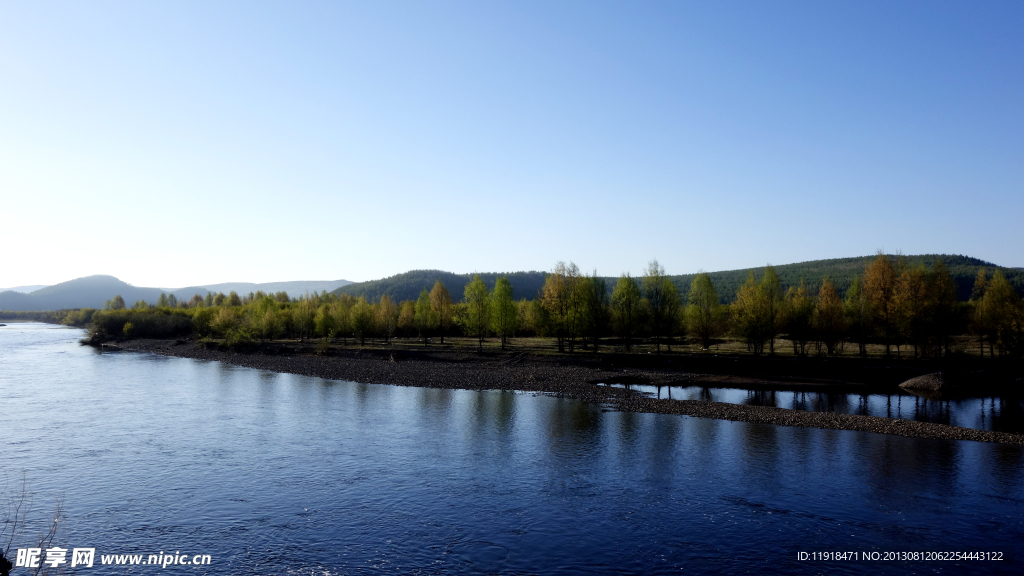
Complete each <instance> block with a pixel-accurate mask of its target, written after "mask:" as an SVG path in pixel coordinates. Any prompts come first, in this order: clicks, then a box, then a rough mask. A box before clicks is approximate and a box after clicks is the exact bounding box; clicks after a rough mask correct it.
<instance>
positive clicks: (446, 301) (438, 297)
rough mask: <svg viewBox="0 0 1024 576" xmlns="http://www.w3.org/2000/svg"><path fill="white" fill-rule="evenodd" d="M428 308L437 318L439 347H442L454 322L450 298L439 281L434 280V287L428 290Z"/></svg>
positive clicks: (446, 289) (453, 311)
mask: <svg viewBox="0 0 1024 576" xmlns="http://www.w3.org/2000/svg"><path fill="white" fill-rule="evenodd" d="M430 307H431V309H433V310H434V314H435V315H436V317H437V328H438V330H439V331H440V332H441V345H442V346H444V337H445V335H446V334H448V331H449V330H451V328H452V324H453V323H454V321H455V310H454V309H453V308H452V296H451V294H449V293H448V288H446V287H445V285H444V283H442V282H441V281H440V280H436V281H435V282H434V287H433V288H431V290H430Z"/></svg>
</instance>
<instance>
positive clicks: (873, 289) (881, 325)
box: [863, 252, 898, 356]
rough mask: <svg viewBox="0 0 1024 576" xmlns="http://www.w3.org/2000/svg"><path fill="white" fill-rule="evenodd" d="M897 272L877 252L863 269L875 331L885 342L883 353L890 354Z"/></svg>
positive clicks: (895, 319) (894, 318)
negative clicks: (875, 256) (876, 255)
mask: <svg viewBox="0 0 1024 576" xmlns="http://www.w3.org/2000/svg"><path fill="white" fill-rule="evenodd" d="M897 278H898V274H897V272H896V267H895V266H894V265H893V263H892V260H891V259H890V258H889V257H888V256H886V255H885V254H882V253H881V252H879V254H878V257H877V258H875V260H874V261H872V262H871V264H868V266H867V268H866V269H865V270H864V286H863V288H864V294H865V296H867V299H868V300H869V301H870V302H871V310H872V312H873V313H874V322H873V324H874V326H875V330H876V332H878V334H879V335H880V336H881V337H882V339H883V341H884V342H885V355H886V356H891V355H892V350H891V347H892V344H893V340H895V338H896V335H897V329H898V324H897V318H898V314H897V306H896V282H897Z"/></svg>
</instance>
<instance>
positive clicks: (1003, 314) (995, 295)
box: [984, 270, 1020, 356]
mask: <svg viewBox="0 0 1024 576" xmlns="http://www.w3.org/2000/svg"><path fill="white" fill-rule="evenodd" d="M984 300H985V306H986V307H987V308H988V309H989V311H990V314H991V315H992V318H993V323H992V333H991V335H990V340H989V341H990V342H994V344H995V345H996V347H998V348H999V354H1000V355H1003V356H1005V355H1007V354H1008V353H1009V352H1010V350H1011V349H1012V347H1013V343H1014V342H1015V340H1016V325H1015V323H1014V320H1015V316H1016V313H1017V312H1018V310H1019V308H1020V298H1019V297H1018V296H1017V292H1016V291H1014V289H1013V286H1011V285H1010V283H1009V282H1007V280H1006V276H1004V275H1003V273H1002V271H1001V270H996V271H995V273H994V274H993V275H992V281H991V282H990V283H989V286H988V290H986V291H985V297H984Z"/></svg>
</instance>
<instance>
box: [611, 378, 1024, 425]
mask: <svg viewBox="0 0 1024 576" xmlns="http://www.w3.org/2000/svg"><path fill="white" fill-rule="evenodd" d="M609 386H613V387H616V388H629V389H630V390H634V391H636V392H639V393H641V394H646V395H648V396H651V397H655V398H671V399H675V400H700V401H702V402H726V403H729V404H747V405H752V406H771V407H775V408H786V409H789V410H806V411H809V412H836V413H839V414H861V415H864V416H880V417H883V418H903V419H905V420H917V421H920V422H936V423H939V424H949V425H952V426H963V427H965V428H976V429H978V430H990V431H996V432H1011V433H1015V434H1024V398H1022V397H1019V396H1018V397H1015V398H1009V397H998V396H995V397H987V398H948V399H937V398H927V397H923V396H920V395H915V394H911V393H909V392H903V391H899V392H896V391H894V393H893V394H847V393H835V392H806V391H805V392H791V391H784V390H781V391H776V390H744V389H739V388H714V387H705V386H653V385H649V384H609Z"/></svg>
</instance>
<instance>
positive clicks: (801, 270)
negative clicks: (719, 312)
mask: <svg viewBox="0 0 1024 576" xmlns="http://www.w3.org/2000/svg"><path fill="white" fill-rule="evenodd" d="M875 258H876V256H859V257H856V258H834V259H830V260H812V261H810V262H799V263H796V264H783V265H781V266H775V272H776V273H777V274H778V275H779V280H781V281H782V286H783V288H788V287H789V286H796V285H799V284H800V280H801V279H803V280H804V281H805V282H806V283H807V284H808V285H809V286H811V287H816V286H818V285H820V284H821V281H822V280H823V279H824V278H825V277H826V276H827V277H829V278H830V279H831V280H832V281H833V282H834V283H835V284H836V288H837V289H838V290H839V293H840V295H843V294H845V293H846V290H847V288H849V287H850V284H852V283H853V279H854V277H856V276H860V275H862V274H863V273H864V269H865V268H866V267H867V265H868V263H870V262H871V261H872V260H874V259H875ZM939 258H942V260H943V261H944V262H945V263H946V267H947V268H949V272H950V274H951V275H952V276H953V279H954V280H955V281H956V283H957V286H958V287H959V297H960V300H967V299H969V298H970V297H971V288H972V287H973V286H974V278H975V276H976V275H977V273H978V269H979V268H987V269H988V271H989V277H991V275H992V272H993V271H994V270H995V269H997V268H998V269H999V270H1002V272H1003V274H1004V275H1005V276H1006V278H1007V280H1009V281H1010V284H1012V285H1013V287H1014V288H1016V289H1017V293H1018V294H1024V271H1022V270H1020V269H1016V268H1004V267H1001V266H997V265H995V264H992V263H991V262H985V261H984V260H979V259H978V258H971V257H969V256H959V255H950V254H922V255H917V256H906V257H905V259H906V262H907V264H908V265H909V266H917V265H919V264H924V265H925V266H929V267H930V266H932V265H933V264H935V261H936V260H938V259H939ZM751 271H753V272H754V275H755V276H760V275H761V273H762V272H763V271H764V267H760V268H744V269H742V270H726V271H721V272H709V273H708V275H709V276H711V281H712V282H714V284H715V289H716V290H717V291H718V295H719V297H720V298H721V299H722V301H723V302H731V301H733V300H734V299H735V298H736V291H737V290H739V287H740V286H741V285H742V284H743V283H744V282H746V280H747V276H748V275H749V274H750V272H751ZM695 276H696V274H683V275H679V276H672V280H673V282H675V284H676V286H677V287H679V289H680V292H681V293H684V294H686V293H689V289H690V284H691V283H692V282H693V279H694V277H695Z"/></svg>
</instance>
